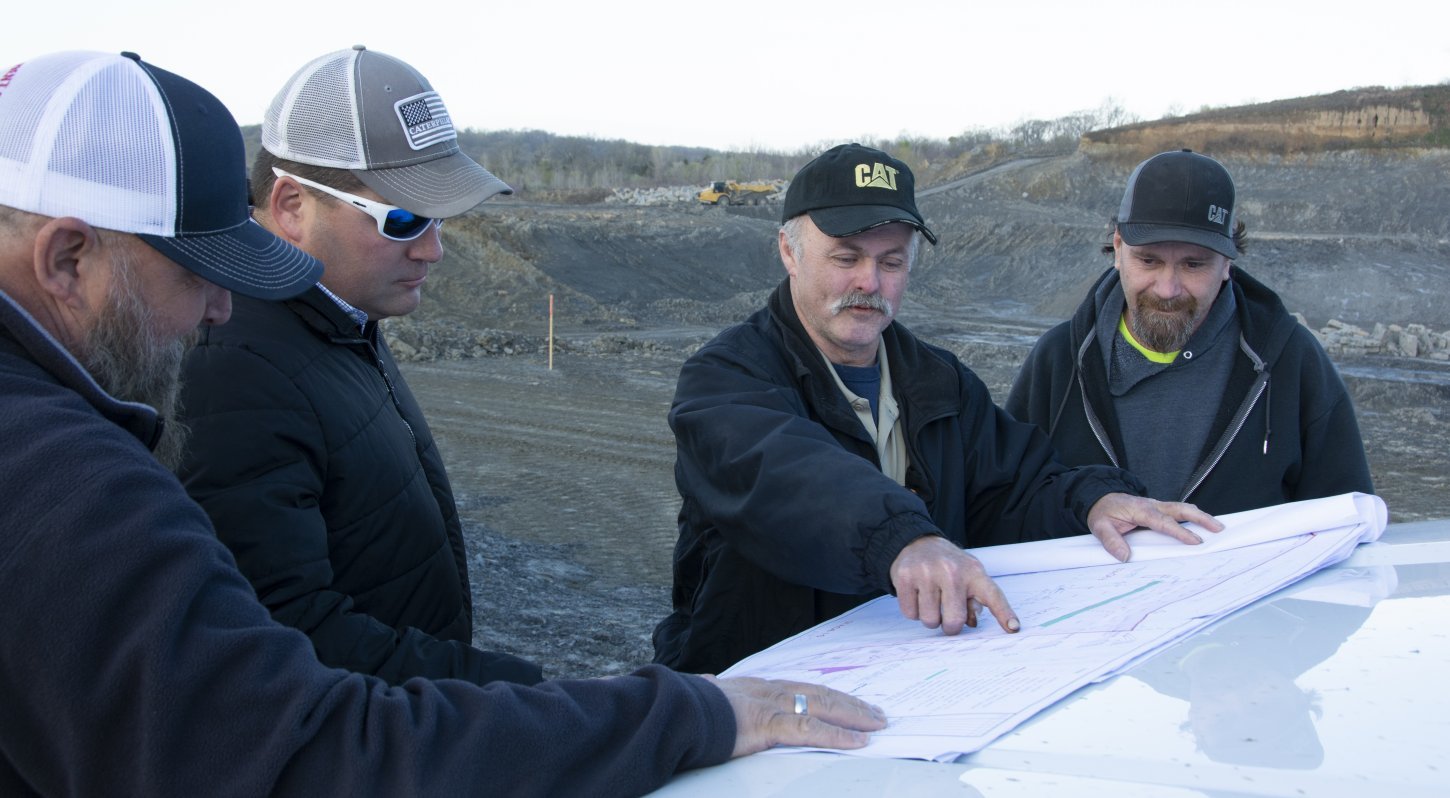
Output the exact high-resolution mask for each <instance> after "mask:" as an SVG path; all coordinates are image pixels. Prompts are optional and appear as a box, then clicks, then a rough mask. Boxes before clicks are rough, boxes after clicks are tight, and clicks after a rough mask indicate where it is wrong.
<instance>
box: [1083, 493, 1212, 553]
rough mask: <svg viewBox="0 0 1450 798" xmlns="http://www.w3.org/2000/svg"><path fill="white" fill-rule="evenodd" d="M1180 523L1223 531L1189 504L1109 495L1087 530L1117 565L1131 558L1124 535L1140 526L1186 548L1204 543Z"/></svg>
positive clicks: (1093, 511) (1096, 508)
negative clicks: (1186, 522) (1157, 532)
mask: <svg viewBox="0 0 1450 798" xmlns="http://www.w3.org/2000/svg"><path fill="white" fill-rule="evenodd" d="M1179 521H1192V522H1194V523H1196V524H1198V525H1200V526H1202V527H1203V528H1204V529H1207V530H1209V531H1210V532H1218V531H1221V530H1222V529H1223V524H1221V523H1219V522H1218V519H1216V518H1214V517H1213V516H1211V515H1209V514H1208V513H1205V512H1204V511H1202V510H1200V509H1198V507H1196V506H1194V505H1192V504H1187V503H1185V502H1160V501H1157V500H1156V499H1145V498H1143V497H1141V496H1130V495H1128V494H1126V493H1109V494H1108V495H1106V496H1104V497H1102V498H1101V499H1098V502H1097V504H1094V505H1093V507H1092V509H1091V510H1088V517H1087V525H1088V531H1090V532H1092V533H1093V537H1095V538H1097V539H1098V542H1099V543H1102V544H1103V548H1104V549H1106V550H1107V552H1108V553H1109V554H1111V555H1113V557H1114V558H1116V559H1117V560H1118V561H1119V562H1127V561H1128V558H1129V557H1131V556H1133V552H1132V549H1130V548H1129V547H1128V541H1127V540H1126V539H1125V538H1124V537H1123V535H1124V534H1126V533H1128V532H1131V531H1133V530H1134V529H1138V528H1140V527H1147V528H1149V529H1156V530H1158V531H1159V532H1162V533H1163V534H1165V535H1168V536H1170V537H1173V538H1177V539H1178V540H1181V541H1183V542H1184V543H1187V544H1189V545H1195V544H1198V543H1202V542H1203V539H1202V538H1200V537H1199V536H1198V535H1195V534H1193V532H1191V531H1189V530H1188V529H1186V528H1185V527H1183V526H1182V525H1181V524H1179V523H1178V522H1179Z"/></svg>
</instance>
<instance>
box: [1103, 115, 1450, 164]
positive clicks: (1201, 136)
mask: <svg viewBox="0 0 1450 798" xmlns="http://www.w3.org/2000/svg"><path fill="white" fill-rule="evenodd" d="M1432 130H1433V120H1432V119H1431V116H1430V114H1429V113H1428V112H1427V111H1426V110H1425V109H1424V108H1422V107H1421V106H1420V105H1419V103H1417V102H1416V103H1410V104H1406V105H1393V104H1374V105H1365V106H1362V107H1358V108H1336V109H1323V110H1300V111H1291V112H1287V113H1283V114H1280V115H1277V116H1274V117H1267V116H1265V117H1258V118H1256V117H1254V116H1244V117H1242V118H1239V119H1232V120H1229V119H1217V118H1215V119H1202V118H1196V117H1185V118H1183V119H1178V120H1172V119H1165V120H1159V121H1156V122H1153V123H1151V124H1144V125H1138V126H1132V127H1127V128H1119V129H1116V130H1110V131H1098V132H1094V133H1088V134H1087V135H1085V136H1084V137H1083V140H1082V143H1081V147H1080V150H1081V151H1082V152H1084V153H1086V154H1089V155H1094V156H1098V157H1108V156H1113V155H1120V156H1122V155H1130V154H1131V155H1134V156H1137V155H1141V154H1143V153H1154V152H1162V151H1163V150H1166V149H1176V148H1178V147H1187V148H1189V149H1193V150H1197V151H1199V152H1228V151H1263V152H1303V151H1310V152H1312V151H1318V150H1322V149H1336V148H1341V147H1345V146H1350V145H1358V146H1363V145H1376V144H1392V143H1396V142H1410V141H1415V140H1419V139H1421V138H1423V137H1424V136H1426V135H1428V134H1430V133H1431V132H1432Z"/></svg>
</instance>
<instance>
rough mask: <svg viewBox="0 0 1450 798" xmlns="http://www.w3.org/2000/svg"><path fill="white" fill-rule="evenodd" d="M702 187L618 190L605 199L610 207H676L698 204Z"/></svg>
mask: <svg viewBox="0 0 1450 798" xmlns="http://www.w3.org/2000/svg"><path fill="white" fill-rule="evenodd" d="M701 188H702V187H701V186H660V187H658V188H616V189H614V193H613V194H611V195H610V196H608V197H605V198H604V202H605V203H606V204H610V205H674V204H676V203H681V202H698V201H699V200H697V199H696V197H698V196H699V194H700V189H701Z"/></svg>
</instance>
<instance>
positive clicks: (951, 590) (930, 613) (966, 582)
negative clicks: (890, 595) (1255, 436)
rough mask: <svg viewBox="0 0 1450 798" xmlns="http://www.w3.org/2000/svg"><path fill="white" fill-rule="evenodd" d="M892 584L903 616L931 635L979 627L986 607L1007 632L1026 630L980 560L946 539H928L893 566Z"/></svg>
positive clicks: (918, 542) (913, 545)
mask: <svg viewBox="0 0 1450 798" xmlns="http://www.w3.org/2000/svg"><path fill="white" fill-rule="evenodd" d="M891 584H892V585H893V586H894V587H895V588H896V601H897V603H898V604H899V605H900V606H901V614H902V615H904V616H906V617H908V618H910V619H912V620H914V621H918V620H919V621H921V623H922V625H923V626H925V627H927V628H928V629H935V628H937V627H938V626H940V627H941V630H942V631H943V632H945V633H946V634H949V635H954V634H957V633H959V632H961V631H962V626H963V625H966V626H972V627H975V626H976V625H977V613H978V612H979V611H980V609H981V608H982V607H986V608H987V610H988V611H990V612H991V613H992V616H993V617H994V618H996V619H997V623H999V624H1001V625H1002V628H1003V629H1005V630H1007V631H1009V632H1015V631H1017V630H1018V629H1021V628H1022V624H1021V623H1020V622H1019V621H1018V620H1017V615H1016V614H1015V613H1013V612H1012V607H1011V606H1009V605H1008V604H1007V597H1006V596H1005V595H1003V593H1002V591H1001V590H1000V589H999V588H998V587H997V583H996V582H993V581H992V578H991V577H990V576H987V572H986V570H985V569H983V568H982V564H981V563H980V562H978V561H977V558H976V557H973V556H972V555H970V554H968V553H967V552H965V551H964V550H962V548H961V547H959V546H957V545H956V544H954V543H952V542H951V541H949V540H947V539H946V538H943V537H939V536H937V535H926V536H924V537H920V538H917V539H916V540H914V541H912V542H911V543H909V544H907V546H906V548H904V549H902V550H901V553H900V554H898V555H896V560H895V561H894V562H892V563H891Z"/></svg>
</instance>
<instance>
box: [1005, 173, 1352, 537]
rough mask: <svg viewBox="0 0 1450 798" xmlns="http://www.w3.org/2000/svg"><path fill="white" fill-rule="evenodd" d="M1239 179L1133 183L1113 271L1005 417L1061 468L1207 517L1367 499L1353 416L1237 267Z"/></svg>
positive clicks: (1056, 334)
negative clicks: (1093, 467)
mask: <svg viewBox="0 0 1450 798" xmlns="http://www.w3.org/2000/svg"><path fill="white" fill-rule="evenodd" d="M1235 194H1236V192H1235V189H1234V182H1233V178H1232V177H1231V176H1230V175H1229V173H1228V170H1227V169H1225V168H1224V166H1223V165H1222V164H1220V163H1219V162H1218V161H1216V160H1214V159H1212V158H1209V157H1208V156H1206V155H1201V154H1199V153H1196V152H1191V151H1189V150H1176V151H1172V152H1164V153H1160V154H1158V155H1155V156H1153V157H1152V158H1149V159H1148V160H1146V161H1143V162H1142V163H1140V164H1139V165H1138V166H1137V168H1135V169H1134V170H1133V172H1132V174H1131V175H1129V177H1128V184H1127V189H1126V190H1125V191H1124V192H1123V198H1122V201H1121V202H1120V203H1119V206H1118V213H1117V215H1115V216H1114V217H1113V219H1112V222H1111V223H1110V229H1109V241H1108V243H1107V244H1106V245H1105V246H1103V248H1102V251H1103V252H1104V253H1105V254H1108V255H1111V256H1112V258H1113V266H1112V268H1111V269H1109V270H1107V271H1106V272H1104V273H1103V275H1102V276H1101V277H1100V278H1099V279H1098V281H1097V283H1096V285H1095V286H1094V287H1093V289H1092V290H1091V291H1090V292H1089V293H1088V295H1087V298H1086V299H1085V300H1084V301H1083V303H1082V305H1081V306H1080V307H1079V308H1078V311H1077V313H1076V314H1075V315H1074V316H1073V318H1072V319H1071V320H1070V321H1068V322H1064V323H1063V324H1061V325H1059V326H1058V327H1056V328H1054V329H1052V330H1050V331H1048V332H1047V333H1046V334H1045V335H1044V336H1043V337H1042V339H1041V340H1040V341H1038V342H1037V345H1036V347H1035V348H1034V349H1033V351H1032V353H1031V354H1030V355H1029V356H1028V358H1027V361H1026V363H1024V364H1023V366H1022V370H1021V371H1020V372H1019V373H1018V376H1017V381H1016V383H1015V384H1014V385H1013V386H1012V391H1011V393H1010V395H1009V396H1008V399H1007V409H1008V410H1009V411H1010V412H1011V413H1012V414H1013V415H1015V416H1017V417H1018V418H1019V419H1022V420H1024V421H1031V422H1033V423H1035V424H1037V425H1038V426H1039V427H1041V428H1042V429H1043V430H1044V431H1045V432H1047V434H1048V435H1049V436H1050V437H1051V438H1052V442H1053V444H1054V445H1055V446H1056V447H1057V450H1058V452H1059V454H1060V455H1061V456H1062V458H1063V459H1064V460H1065V461H1067V462H1068V463H1070V464H1074V465H1085V464H1096V463H1101V464H1112V465H1117V466H1121V467H1123V468H1127V469H1128V470H1130V471H1132V472H1134V473H1135V474H1137V475H1138V476H1139V477H1141V478H1142V479H1143V481H1144V482H1145V483H1147V485H1148V490H1149V491H1150V492H1151V493H1152V495H1154V496H1163V497H1165V498H1173V499H1178V500H1179V501H1192V502H1194V503H1195V504H1197V505H1198V506H1199V507H1202V508H1203V509H1205V510H1207V511H1208V512H1211V513H1215V514H1222V513H1232V512H1237V511H1240V510H1249V509H1254V508H1258V507H1265V506H1269V505H1274V504H1281V503H1283V502H1288V501H1298V500H1301V499H1313V498H1319V497H1323V496H1333V495H1337V494H1340V493H1346V492H1350V491H1360V492H1364V493H1372V492H1373V491H1374V484H1373V482H1372V481H1371V479H1370V473H1369V464H1368V461H1367V460H1366V458H1365V454H1364V444H1363V442H1362V441H1361V439H1360V435H1359V424H1358V422H1357V421H1356V419H1355V414H1354V405H1353V403H1352V402H1351V401H1350V398H1349V393H1348V391H1346V390H1345V386H1344V383H1343V381H1341V380H1340V378H1339V374H1338V372H1337V371H1336V370H1335V368H1334V364H1333V363H1331V362H1330V361H1329V358H1328V356H1326V355H1325V353H1324V349H1323V348H1322V347H1321V346H1320V345H1319V342H1318V341H1317V340H1315V338H1314V336H1313V335H1312V334H1311V333H1310V332H1309V330H1307V329H1306V328H1304V326H1303V325H1301V324H1299V323H1298V322H1297V321H1296V320H1295V319H1294V317H1293V316H1291V315H1290V314H1289V312H1288V311H1287V310H1286V309H1285V308H1284V304H1283V302H1282V301H1280V299H1279V297H1278V295H1276V294H1275V293H1274V292H1273V291H1272V290H1270V289H1269V288H1268V287H1267V286H1265V285H1264V284H1263V283H1260V282H1259V281H1258V280H1256V279H1254V278H1253V277H1251V276H1250V275H1249V274H1248V273H1247V272H1245V271H1244V270H1243V268H1242V266H1240V265H1238V264H1236V263H1235V260H1237V259H1238V258H1239V257H1240V256H1241V255H1242V254H1243V252H1244V249H1245V245H1246V243H1247V234H1246V232H1245V225H1244V223H1243V222H1242V221H1241V220H1240V219H1239V218H1238V213H1237V205H1236V198H1235Z"/></svg>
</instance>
